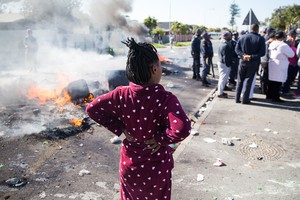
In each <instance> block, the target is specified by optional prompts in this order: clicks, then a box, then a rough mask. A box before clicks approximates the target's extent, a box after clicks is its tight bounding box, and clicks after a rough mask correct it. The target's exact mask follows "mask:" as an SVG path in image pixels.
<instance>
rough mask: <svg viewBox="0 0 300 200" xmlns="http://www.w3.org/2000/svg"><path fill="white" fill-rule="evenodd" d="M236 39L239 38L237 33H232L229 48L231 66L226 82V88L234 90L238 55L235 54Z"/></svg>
mask: <svg viewBox="0 0 300 200" xmlns="http://www.w3.org/2000/svg"><path fill="white" fill-rule="evenodd" d="M238 38H239V33H238V32H234V33H233V34H232V40H231V41H230V43H231V46H232V64H231V70H230V74H229V81H228V86H229V87H230V88H234V87H235V86H236V81H235V79H236V76H237V70H238V67H239V57H238V55H237V54H236V53H235V50H234V49H235V46H236V44H237V42H238Z"/></svg>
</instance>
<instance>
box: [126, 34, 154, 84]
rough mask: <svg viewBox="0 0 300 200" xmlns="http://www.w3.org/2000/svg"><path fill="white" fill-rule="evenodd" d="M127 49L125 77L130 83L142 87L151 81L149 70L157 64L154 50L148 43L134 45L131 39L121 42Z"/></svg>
mask: <svg viewBox="0 0 300 200" xmlns="http://www.w3.org/2000/svg"><path fill="white" fill-rule="evenodd" d="M122 43H124V44H125V45H126V46H127V47H129V51H128V55H127V62H126V76H127V78H128V80H129V81H130V82H133V83H135V84H138V85H144V84H147V83H148V82H149V80H150V79H151V69H152V67H153V65H154V64H156V63H158V62H159V58H158V55H157V50H156V48H155V47H154V46H153V45H152V44H149V43H140V42H139V43H136V42H135V41H134V39H133V38H131V39H129V38H128V39H127V40H126V41H122Z"/></svg>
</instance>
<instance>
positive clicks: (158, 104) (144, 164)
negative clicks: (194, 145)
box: [86, 38, 191, 200]
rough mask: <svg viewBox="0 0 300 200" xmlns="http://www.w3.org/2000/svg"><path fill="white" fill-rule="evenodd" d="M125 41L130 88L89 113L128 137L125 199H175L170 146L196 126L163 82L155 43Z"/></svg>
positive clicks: (99, 101) (122, 169)
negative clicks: (193, 125)
mask: <svg viewBox="0 0 300 200" xmlns="http://www.w3.org/2000/svg"><path fill="white" fill-rule="evenodd" d="M123 43H124V44H125V45H126V46H127V47H129V51H128V58H127V63H126V75H127V78H128V79H129V81H130V83H129V86H119V87H117V88H116V89H114V90H113V91H111V92H109V93H107V94H104V95H102V96H99V97H97V98H96V99H95V100H94V101H93V102H92V103H90V104H89V105H88V107H87V109H86V111H87V113H88V115H89V116H90V117H91V118H92V119H93V120H95V121H96V122H97V123H99V124H101V125H102V126H104V127H106V128H107V129H108V130H110V131H111V132H112V133H114V134H115V135H117V136H120V135H121V134H122V133H123V134H125V136H126V138H125V139H124V140H123V142H122V147H121V152H120V154H121V155H120V165H119V176H120V182H121V199H122V200H125V199H126V200H137V199H148V200H155V199H157V200H162V199H171V170H172V168H173V166H174V161H173V157H172V149H171V148H170V147H169V144H173V143H178V142H180V141H182V140H183V139H185V138H186V137H187V136H188V135H189V132H190V129H191V124H190V121H189V119H188V117H187V116H186V114H185V113H184V111H183V109H182V107H181V105H180V103H179V101H178V99H177V98H176V96H174V95H173V94H172V93H170V92H168V91H166V90H165V89H164V88H163V86H162V85H160V84H159V82H160V79H161V76H162V67H161V65H160V62H159V58H158V55H157V50H156V49H155V47H154V46H152V45H151V44H147V43H136V42H135V40H134V39H133V38H131V39H127V41H124V42H123Z"/></svg>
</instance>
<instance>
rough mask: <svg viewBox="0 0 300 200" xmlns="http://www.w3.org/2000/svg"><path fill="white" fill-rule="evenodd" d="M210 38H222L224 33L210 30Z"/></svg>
mask: <svg viewBox="0 0 300 200" xmlns="http://www.w3.org/2000/svg"><path fill="white" fill-rule="evenodd" d="M208 34H209V35H210V38H211V39H213V40H220V39H221V38H222V35H221V33H220V32H209V33H208Z"/></svg>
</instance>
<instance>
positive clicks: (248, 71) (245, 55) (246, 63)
mask: <svg viewBox="0 0 300 200" xmlns="http://www.w3.org/2000/svg"><path fill="white" fill-rule="evenodd" d="M258 31H259V26H258V24H252V25H251V32H250V33H248V34H246V35H243V36H242V37H240V39H239V41H238V43H237V44H236V47H235V52H236V54H237V55H238V56H239V58H240V63H239V69H238V82H237V89H236V95H235V102H236V103H240V102H242V103H243V104H249V103H251V102H250V99H249V94H250V89H251V85H252V81H253V79H254V76H255V74H256V71H257V70H258V68H259V64H260V57H262V56H264V55H265V51H266V45H265V39H264V38H263V37H262V36H260V35H259V34H258ZM245 80H246V90H245V92H244V93H243V99H242V101H240V98H241V97H240V96H241V93H242V89H243V84H244V81H245Z"/></svg>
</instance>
